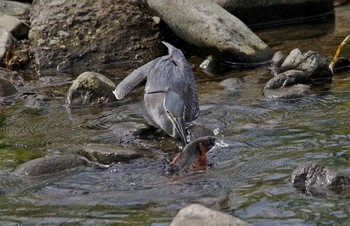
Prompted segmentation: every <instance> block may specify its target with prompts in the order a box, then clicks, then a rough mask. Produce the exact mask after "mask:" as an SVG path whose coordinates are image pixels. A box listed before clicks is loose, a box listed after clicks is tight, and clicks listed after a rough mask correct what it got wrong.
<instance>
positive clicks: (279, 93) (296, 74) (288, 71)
mask: <svg viewBox="0 0 350 226" xmlns="http://www.w3.org/2000/svg"><path fill="white" fill-rule="evenodd" d="M270 70H271V73H272V75H273V76H274V77H273V78H272V79H270V80H269V81H268V82H267V83H266V85H265V87H264V91H263V93H264V96H266V97H268V98H292V97H299V96H305V95H308V94H311V93H313V92H312V91H311V89H310V86H309V85H312V84H315V83H316V82H318V81H320V80H323V81H325V82H330V78H331V77H332V76H333V73H332V72H331V70H330V69H329V67H328V64H327V61H326V59H325V58H324V57H323V56H322V55H320V54H319V53H316V52H313V51H308V52H306V53H304V54H303V53H302V52H301V51H300V50H299V49H294V50H292V51H291V52H290V53H289V55H288V56H287V57H286V58H285V59H284V55H283V53H281V52H277V53H276V54H275V55H274V57H273V58H272V61H271V67H270ZM298 84H299V85H298Z"/></svg>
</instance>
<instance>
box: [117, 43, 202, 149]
mask: <svg viewBox="0 0 350 226" xmlns="http://www.w3.org/2000/svg"><path fill="white" fill-rule="evenodd" d="M163 44H164V45H166V46H167V48H168V51H169V55H166V56H162V57H159V58H157V59H155V60H153V61H151V62H149V63H147V64H145V65H143V66H142V67H140V68H138V69H136V70H135V71H133V72H132V73H131V74H130V75H128V76H127V77H126V78H125V79H124V80H123V81H122V82H120V83H119V84H118V86H117V88H116V89H115V90H114V91H113V93H114V95H115V96H116V98H117V99H119V100H121V99H123V98H124V97H125V96H126V95H127V94H128V93H129V92H130V91H131V90H132V89H133V88H135V87H136V86H137V85H139V84H140V83H141V82H142V81H144V80H147V82H146V86H145V93H144V96H143V100H142V106H143V110H144V118H145V119H146V121H147V122H148V123H149V124H150V125H152V126H155V127H159V128H162V129H163V130H164V131H165V132H166V133H168V134H169V135H170V136H172V137H174V138H178V137H180V138H181V140H182V142H183V143H186V134H185V123H186V122H191V121H193V120H195V119H196V118H197V117H198V115H199V106H198V95H197V88H196V82H195V77H194V75H193V72H192V65H191V64H190V63H189V62H188V61H187V60H186V58H185V56H184V55H183V53H182V52H181V50H179V49H177V48H175V47H174V46H172V45H170V44H169V43H166V42H163Z"/></svg>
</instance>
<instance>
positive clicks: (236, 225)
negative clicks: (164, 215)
mask: <svg viewBox="0 0 350 226" xmlns="http://www.w3.org/2000/svg"><path fill="white" fill-rule="evenodd" d="M183 225H190V226H203V225H205V226H216V225H220V226H248V225H250V224H248V223H247V222H245V221H242V220H240V219H238V218H236V217H234V216H231V215H228V214H225V213H221V212H219V211H216V210H212V209H209V208H206V207H204V206H202V205H199V204H192V205H190V206H187V207H185V208H183V209H181V210H180V211H179V212H178V214H177V215H176V216H175V218H174V219H173V221H172V222H171V224H170V226H183Z"/></svg>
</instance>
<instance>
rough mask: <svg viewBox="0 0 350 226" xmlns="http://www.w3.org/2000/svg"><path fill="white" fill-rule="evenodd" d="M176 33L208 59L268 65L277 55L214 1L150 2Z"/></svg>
mask: <svg viewBox="0 0 350 226" xmlns="http://www.w3.org/2000/svg"><path fill="white" fill-rule="evenodd" d="M146 2H147V5H148V6H149V8H150V9H151V10H152V11H153V12H155V14H156V15H158V16H159V17H160V18H162V19H163V20H164V21H165V22H166V23H167V25H168V26H169V27H170V28H171V29H172V30H173V31H174V33H175V34H176V35H177V36H179V37H180V38H182V39H183V40H185V41H186V42H188V43H190V44H191V45H192V46H194V47H197V49H200V50H201V51H202V52H205V53H207V54H208V55H210V54H212V55H213V56H214V57H216V58H221V59H224V60H228V61H235V62H248V63H255V62H264V61H268V60H270V59H271V58H272V55H273V51H272V50H271V49H270V48H269V47H268V46H267V45H266V44H265V43H264V42H263V41H262V40H261V39H260V38H259V37H258V36H256V35H255V34H254V33H253V32H252V31H251V30H250V29H249V28H248V27H247V26H246V25H245V24H244V23H242V22H241V21H240V20H239V19H238V18H237V17H235V16H233V15H232V14H230V13H229V12H227V11H226V10H225V9H223V8H222V7H221V6H219V5H218V4H216V3H214V2H212V1H210V0H183V1H173V0H147V1H146Z"/></svg>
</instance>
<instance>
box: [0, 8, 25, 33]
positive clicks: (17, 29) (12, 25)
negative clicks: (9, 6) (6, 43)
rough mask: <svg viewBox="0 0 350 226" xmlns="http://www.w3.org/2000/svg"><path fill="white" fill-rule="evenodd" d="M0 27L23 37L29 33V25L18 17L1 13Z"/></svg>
mask: <svg viewBox="0 0 350 226" xmlns="http://www.w3.org/2000/svg"><path fill="white" fill-rule="evenodd" d="M0 27H3V28H5V29H6V30H7V31H9V32H11V34H12V35H13V36H14V37H16V38H17V37H23V36H26V35H28V32H29V26H28V25H27V24H25V23H24V22H23V21H21V20H19V19H18V18H16V17H14V16H10V15H6V14H1V13H0Z"/></svg>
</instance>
